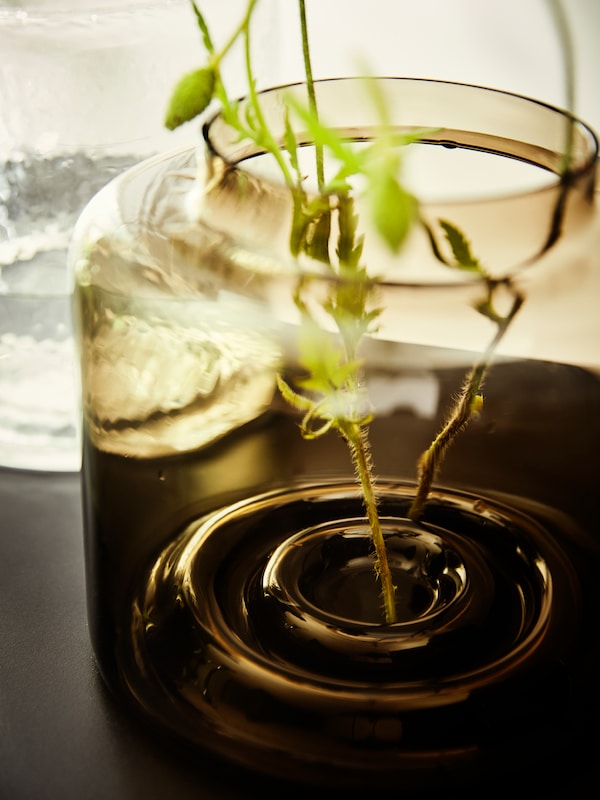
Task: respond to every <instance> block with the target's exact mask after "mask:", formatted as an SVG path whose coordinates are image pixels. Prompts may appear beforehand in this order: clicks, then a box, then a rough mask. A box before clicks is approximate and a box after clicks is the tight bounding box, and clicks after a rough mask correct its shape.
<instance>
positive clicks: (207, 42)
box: [192, 0, 215, 53]
mask: <svg viewBox="0 0 600 800" xmlns="http://www.w3.org/2000/svg"><path fill="white" fill-rule="evenodd" d="M192 8H193V9H194V14H195V15H196V21H197V22H198V27H199V28H200V31H201V32H202V41H203V43H204V47H205V48H206V51H207V52H208V53H213V52H214V49H215V48H214V45H213V43H212V39H211V37H210V33H209V30H208V25H207V24H206V20H205V19H204V17H203V16H202V13H201V11H200V9H199V8H198V6H197V5H196V3H194V0H192Z"/></svg>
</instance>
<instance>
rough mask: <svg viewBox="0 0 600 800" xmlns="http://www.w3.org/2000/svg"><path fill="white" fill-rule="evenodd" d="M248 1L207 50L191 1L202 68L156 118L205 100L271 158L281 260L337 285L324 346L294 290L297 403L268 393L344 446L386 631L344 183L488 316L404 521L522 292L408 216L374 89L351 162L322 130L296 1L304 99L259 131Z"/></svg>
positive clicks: (473, 409)
mask: <svg viewBox="0 0 600 800" xmlns="http://www.w3.org/2000/svg"><path fill="white" fill-rule="evenodd" d="M256 5H257V0H250V2H249V3H248V6H247V8H246V13H245V15H244V16H243V19H242V21H241V22H240V24H239V26H238V27H237V28H236V29H235V30H234V32H233V34H232V35H231V37H230V38H229V39H228V41H227V42H226V44H225V45H224V46H223V47H222V48H220V49H219V50H218V51H217V50H216V48H215V46H214V43H213V40H212V37H211V34H210V31H209V29H208V26H207V24H206V21H205V19H204V17H203V15H202V13H201V11H200V9H199V8H198V6H197V5H196V4H195V3H194V2H193V1H192V7H193V9H194V13H195V16H196V19H197V21H198V26H199V29H200V31H201V33H202V38H203V43H204V47H205V50H206V53H207V57H208V63H207V65H206V66H204V67H202V68H201V69H199V70H196V71H194V72H192V73H190V74H188V75H186V76H184V77H183V78H182V80H181V81H180V83H179V84H178V85H177V87H176V88H175V91H174V93H173V96H172V98H171V101H170V104H169V108H168V110H167V115H166V120H165V124H166V126H167V127H168V128H170V129H174V128H176V127H178V126H179V125H181V124H183V123H185V122H189V121H190V120H192V119H195V118H196V117H198V116H199V115H200V114H202V113H203V112H205V111H206V109H207V108H208V106H209V105H210V104H211V102H212V101H213V100H215V99H216V100H218V101H219V103H220V105H221V111H220V113H221V115H222V117H223V119H224V120H225V121H226V122H227V123H228V124H229V125H230V126H231V127H232V128H233V129H234V130H235V131H237V133H238V135H239V137H240V139H242V140H243V139H247V140H249V141H251V142H252V143H253V144H254V145H256V146H257V147H260V148H262V149H264V150H265V151H267V152H269V153H270V154H271V155H272V156H273V157H274V158H275V160H276V162H277V165H278V166H279V169H280V171H281V177H282V179H283V181H284V182H285V184H286V186H287V187H288V189H289V192H290V193H291V196H292V202H293V216H292V219H291V220H290V234H289V247H290V253H291V255H292V256H294V257H297V256H298V255H299V254H300V253H304V254H306V255H307V256H309V257H310V258H313V259H316V260H318V261H319V262H322V263H324V264H326V265H327V268H328V269H329V270H330V271H331V274H332V275H333V276H335V278H336V282H335V284H334V288H333V290H332V294H331V296H330V297H329V298H328V299H327V301H326V303H325V305H324V310H325V312H326V314H328V315H329V316H330V317H331V318H332V320H333V321H334V323H335V326H336V328H337V331H338V334H339V335H338V337H337V340H336V341H333V342H332V340H331V338H330V337H329V335H328V334H326V333H325V332H324V331H323V330H322V328H320V327H319V325H318V323H317V322H316V321H315V319H314V317H313V316H312V314H311V311H310V310H309V307H308V305H307V304H306V303H305V302H304V301H303V299H302V280H301V279H300V280H299V283H298V291H297V295H296V303H297V305H298V307H299V309H300V310H301V315H302V324H301V328H302V329H301V332H300V333H299V337H300V347H301V360H302V366H303V367H304V368H305V370H306V376H305V377H303V378H302V380H301V381H300V386H301V388H302V389H303V390H304V392H302V393H299V392H298V391H297V390H296V389H294V388H293V387H291V386H290V385H289V384H288V383H286V381H285V380H284V379H283V378H281V377H278V387H279V390H280V391H281V394H282V395H283V397H284V398H285V399H286V400H287V401H288V402H289V403H290V405H292V406H294V407H295V408H296V409H298V410H299V411H301V412H302V414H303V419H302V422H301V424H300V430H301V433H302V436H304V437H305V438H307V439H314V438H317V437H320V436H322V435H324V434H326V433H327V432H329V431H330V430H334V431H337V433H338V434H339V435H341V436H342V438H343V439H344V440H345V441H346V443H347V444H348V447H349V450H350V455H351V458H352V462H353V464H354V466H355V469H356V476H357V480H358V482H359V485H360V487H361V490H362V493H363V498H364V504H365V509H366V514H367V518H368V521H369V526H370V529H371V534H372V538H373V545H374V549H375V573H376V575H377V577H378V579H379V581H380V583H381V594H382V604H383V610H384V619H385V622H387V623H394V622H395V621H396V618H397V617H396V609H395V598H394V592H395V590H394V585H393V579H392V575H391V571H390V567H389V564H388V559H387V556H386V551H385V542H384V537H383V534H382V531H381V524H380V521H379V516H378V511H377V499H376V487H375V481H374V477H373V465H372V463H371V454H370V446H369V434H368V427H369V423H370V420H371V416H372V412H371V409H370V407H369V402H368V397H366V394H365V389H364V382H363V380H362V374H361V360H360V357H359V350H360V344H361V341H362V339H363V337H364V336H366V335H368V334H369V333H371V332H373V331H374V330H375V329H376V326H377V317H378V316H379V310H378V309H377V308H376V307H375V306H374V303H373V291H372V287H373V284H374V282H375V281H376V280H377V272H376V269H375V270H374V269H373V268H369V267H368V266H365V264H364V263H363V258H362V251H363V234H361V233H360V220H359V219H358V217H357V214H356V211H355V204H354V198H353V183H352V181H353V179H356V178H357V177H358V178H360V179H362V182H363V184H364V189H363V191H364V193H365V195H366V197H367V198H368V200H369V206H370V208H369V211H370V213H371V217H372V222H373V224H374V228H375V230H376V231H377V233H378V234H379V235H380V236H381V237H382V238H383V239H384V240H385V242H386V244H387V246H388V247H389V248H390V249H391V250H392V251H393V252H394V253H398V252H399V251H400V250H401V248H402V246H403V244H404V242H405V239H406V238H407V236H408V235H409V234H410V232H411V229H412V228H413V226H417V225H422V226H424V227H425V229H426V231H427V234H428V237H429V239H430V241H431V247H432V250H433V252H434V254H435V256H436V258H437V259H438V260H439V261H440V262H441V263H443V264H445V265H446V266H447V267H448V269H457V270H465V271H468V272H470V273H472V274H473V275H474V276H477V278H479V279H480V280H481V283H482V285H483V286H484V287H485V288H484V295H483V297H482V299H481V300H480V301H479V302H478V303H477V305H476V310H477V311H478V312H479V313H480V314H482V315H483V316H485V317H487V318H488V319H489V320H490V321H491V322H492V323H493V324H494V326H495V327H496V332H495V334H494V337H493V339H492V341H491V342H490V344H489V346H488V347H487V348H486V350H485V353H484V354H483V356H482V358H481V360H480V361H479V362H478V363H477V364H476V365H475V366H474V367H473V369H472V370H471V371H470V373H469V374H468V376H467V378H466V381H465V383H464V386H463V388H462V391H461V392H460V394H459V396H458V398H457V400H456V403H455V405H454V407H453V408H452V409H451V410H450V413H449V416H448V420H447V422H446V423H445V425H444V427H443V428H442V430H441V431H440V432H439V434H438V435H437V436H436V438H435V440H434V441H433V443H432V444H431V446H430V447H429V448H427V450H426V451H425V452H424V453H423V455H422V456H421V459H420V461H419V481H418V486H417V489H416V494H415V499H414V501H413V503H412V505H411V508H410V510H409V516H410V518H411V519H418V518H419V517H420V516H421V514H422V510H423V506H424V504H425V502H426V500H427V496H428V494H429V492H430V491H431V487H432V485H433V482H434V479H435V477H436V475H437V473H438V471H439V469H440V467H441V464H442V461H443V458H444V455H445V453H446V451H447V449H448V447H449V446H450V445H451V443H452V441H453V440H454V438H455V437H456V435H457V434H458V433H459V432H460V431H461V430H462V429H463V428H464V427H465V426H466V425H467V424H468V422H469V420H470V419H471V417H472V416H474V415H476V414H478V413H479V412H480V411H481V409H482V406H483V396H482V393H481V390H482V386H483V383H484V380H485V376H486V373H487V370H488V367H489V365H490V363H491V361H492V358H493V354H494V351H495V350H496V348H497V346H498V344H499V343H500V341H501V339H502V337H503V336H504V334H505V332H506V330H507V329H508V327H509V325H510V323H511V321H512V320H513V319H514V317H515V315H516V314H517V312H518V311H519V309H520V307H521V305H522V303H523V299H524V298H523V296H522V294H521V293H520V292H519V291H518V290H517V289H515V288H514V287H513V285H512V283H511V279H510V278H504V279H500V280H496V279H494V278H493V277H492V276H491V275H489V274H488V273H487V271H486V268H485V266H484V265H483V264H482V263H481V262H480V261H479V259H478V258H477V256H476V255H474V254H473V252H472V250H471V246H470V243H469V241H468V239H467V237H466V236H465V234H464V233H463V232H462V231H460V230H459V229H458V228H457V227H456V226H455V225H454V224H453V223H452V222H450V221H448V220H444V219H440V220H438V221H437V222H438V226H439V229H438V230H433V229H432V228H431V227H429V226H428V224H427V223H426V222H425V221H424V220H423V219H422V217H421V216H420V214H419V201H418V199H417V198H416V197H415V196H414V195H413V194H412V193H411V192H410V191H409V190H408V189H406V188H405V187H404V186H403V185H402V182H401V177H400V172H401V161H402V155H401V151H402V148H403V147H404V146H406V145H407V144H410V143H412V142H415V141H418V140H419V139H420V138H422V137H423V135H424V134H423V133H420V132H418V131H417V132H412V133H410V134H407V133H402V134H399V133H397V132H395V131H393V129H392V128H391V127H390V125H389V122H388V121H387V117H388V114H387V110H386V99H385V97H384V96H383V95H382V94H381V92H379V91H378V87H377V84H376V83H375V82H373V81H368V80H366V81H365V83H366V89H367V90H368V91H370V93H371V99H372V102H373V103H374V104H375V105H376V106H377V108H378V110H379V115H380V119H381V123H380V127H379V130H378V132H377V134H376V137H375V138H374V140H373V142H372V143H371V144H370V146H369V147H368V148H366V149H363V150H362V151H361V152H360V153H357V151H356V149H355V147H353V145H352V142H349V141H347V140H345V139H344V137H343V135H340V134H339V133H338V132H336V131H335V130H333V129H331V128H328V127H327V126H326V125H325V124H323V122H322V120H321V118H320V114H319V109H318V107H317V102H316V97H315V88H314V81H313V77H312V66H311V50H310V41H309V36H308V24H307V17H306V7H305V2H303V0H299V2H298V14H299V18H300V29H301V32H302V53H303V58H304V72H305V80H306V94H307V101H306V104H305V105H300V104H299V103H298V101H297V100H296V101H293V99H292V98H291V97H290V98H289V106H288V107H287V108H286V110H285V136H284V139H283V141H278V140H277V138H276V137H275V136H274V135H273V134H272V132H271V131H270V130H269V128H268V125H267V124H266V122H265V119H264V115H263V113H262V110H261V105H260V98H259V96H258V94H257V93H256V91H255V88H254V87H255V83H256V80H255V76H254V74H253V66H252V61H251V55H250V54H251V20H252V14H253V12H254V10H255V8H256ZM238 40H243V46H244V52H245V64H246V80H247V85H248V98H249V102H248V105H247V106H246V108H245V115H244V117H243V118H242V117H241V115H240V112H239V107H238V104H237V103H236V102H235V101H233V100H232V99H231V98H230V97H229V96H228V94H227V90H226V87H225V85H224V82H223V80H222V75H221V69H220V64H221V62H222V60H223V59H224V58H225V57H226V56H227V54H228V52H229V50H230V49H231V48H232V47H233V46H234V45H235V44H236V43H238ZM294 115H295V116H296V119H298V120H300V121H301V122H302V123H303V124H304V125H305V126H306V129H307V130H308V131H309V132H310V134H311V136H312V138H313V141H314V149H315V159H316V164H315V173H316V177H317V193H316V195H314V194H309V193H308V192H307V190H306V189H305V180H306V176H305V175H304V174H303V172H302V169H301V167H300V163H299V160H298V142H297V138H296V134H295V131H294V125H293V121H292V119H293V117H294ZM325 155H328V156H329V160H330V161H331V160H333V161H334V162H335V164H336V167H335V169H334V171H333V174H332V175H331V176H330V177H328V178H327V179H326V178H325V169H324V158H325ZM332 230H337V242H335V243H333V244H332V242H331V238H332ZM440 232H441V233H442V234H443V236H444V238H445V241H446V245H447V246H448V247H449V250H450V255H449V256H446V255H444V253H443V248H442V245H441V244H440V243H439V242H438V238H439V235H440ZM500 292H504V293H505V294H506V293H508V295H509V296H510V298H511V302H510V304H509V307H508V309H507V310H506V311H505V312H500V311H498V309H497V308H496V305H495V296H496V295H497V294H499V293H500Z"/></svg>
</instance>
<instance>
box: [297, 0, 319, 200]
mask: <svg viewBox="0 0 600 800" xmlns="http://www.w3.org/2000/svg"><path fill="white" fill-rule="evenodd" d="M298 5H299V11H300V28H301V31H302V57H303V60H304V75H305V78H306V88H307V91H308V105H309V108H310V110H311V111H312V113H313V114H314V115H315V117H318V112H317V97H316V94H315V83H314V79H313V72H312V64H311V58H310V43H309V39H308V23H307V21H306V5H305V2H304V0H299V3H298ZM315 157H316V166H317V182H318V186H319V191H322V189H323V186H324V184H325V168H324V162H323V146H322V145H321V144H320V143H319V142H315Z"/></svg>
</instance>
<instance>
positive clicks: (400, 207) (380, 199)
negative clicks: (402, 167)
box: [369, 170, 417, 253]
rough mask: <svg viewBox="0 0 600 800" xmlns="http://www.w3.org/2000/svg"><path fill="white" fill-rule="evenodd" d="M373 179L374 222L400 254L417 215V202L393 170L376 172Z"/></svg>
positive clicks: (371, 199)
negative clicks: (403, 186)
mask: <svg viewBox="0 0 600 800" xmlns="http://www.w3.org/2000/svg"><path fill="white" fill-rule="evenodd" d="M370 178H371V180H370V185H369V197H370V201H371V215H372V219H373V224H374V225H375V228H376V229H377V231H378V232H379V234H380V235H381V236H382V237H383V239H384V241H385V242H386V243H387V245H388V247H389V248H390V249H391V250H392V252H394V253H397V252H398V250H399V249H400V247H401V246H402V244H403V242H404V240H405V239H406V236H407V234H408V232H409V231H410V229H411V227H412V225H413V222H414V221H415V219H416V217H417V201H416V199H415V198H414V197H413V195H412V194H410V192H407V191H406V190H405V189H403V188H402V186H401V185H400V183H399V182H398V180H397V179H396V177H395V176H394V175H393V173H391V172H388V171H386V170H381V171H377V172H376V173H373V174H371V175H370Z"/></svg>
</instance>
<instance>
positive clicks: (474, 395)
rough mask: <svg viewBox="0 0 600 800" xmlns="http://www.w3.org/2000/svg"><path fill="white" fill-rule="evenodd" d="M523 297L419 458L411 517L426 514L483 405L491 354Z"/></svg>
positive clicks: (515, 303)
mask: <svg viewBox="0 0 600 800" xmlns="http://www.w3.org/2000/svg"><path fill="white" fill-rule="evenodd" d="M523 300H524V298H523V297H522V295H520V294H517V295H515V298H514V300H513V303H512V306H511V308H510V310H509V312H508V314H507V315H506V316H505V317H500V318H497V319H496V320H495V321H496V323H497V325H498V328H497V330H496V334H495V335H494V337H493V339H492V340H491V342H490V343H489V345H488V346H487V348H486V350H485V352H484V353H483V354H482V356H481V358H480V359H479V361H478V362H477V363H476V364H475V365H474V367H473V368H472V369H471V371H470V372H469V374H468V375H467V378H466V381H465V383H464V386H463V388H462V391H461V394H460V396H459V398H458V400H457V402H456V404H455V405H454V408H453V409H452V412H451V414H450V417H449V419H448V421H447V422H446V424H445V425H444V426H443V427H442V429H441V431H440V432H439V433H438V434H437V436H436V437H435V439H434V440H433V442H432V443H431V444H430V445H429V447H428V448H427V450H425V452H424V453H423V454H422V455H421V458H420V459H419V465H418V469H419V474H418V485H417V491H416V494H415V497H414V499H413V502H412V504H411V507H410V509H409V512H408V516H409V518H410V519H413V520H417V519H419V518H420V517H421V515H422V514H423V509H424V508H425V504H426V502H427V498H428V497H429V494H430V492H431V487H432V485H433V481H434V480H435V477H436V475H437V474H438V472H439V469H440V466H441V463H442V461H443V459H444V456H445V455H446V452H447V450H448V448H449V447H450V445H451V444H452V443H453V441H454V439H455V438H456V437H457V436H458V434H459V433H460V432H461V431H462V430H463V429H464V428H465V426H466V425H467V424H468V423H469V421H470V419H471V417H472V416H473V415H474V414H476V413H478V411H479V410H480V409H481V406H482V403H483V400H482V398H481V395H480V394H479V393H480V391H481V388H482V386H483V382H484V380H485V376H486V374H487V371H488V368H489V366H490V363H491V361H492V357H493V355H494V352H495V351H496V348H497V347H498V345H499V343H500V341H501V340H502V337H503V336H504V334H505V333H506V331H507V329H508V326H509V325H510V323H511V322H512V320H513V319H514V317H515V315H516V314H517V312H518V311H519V309H520V308H521V306H522V305H523Z"/></svg>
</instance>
